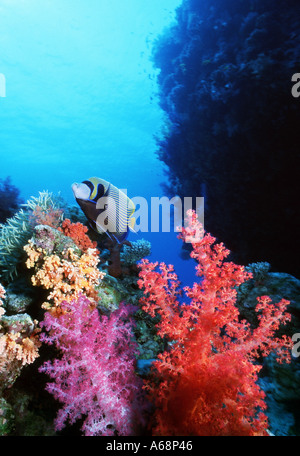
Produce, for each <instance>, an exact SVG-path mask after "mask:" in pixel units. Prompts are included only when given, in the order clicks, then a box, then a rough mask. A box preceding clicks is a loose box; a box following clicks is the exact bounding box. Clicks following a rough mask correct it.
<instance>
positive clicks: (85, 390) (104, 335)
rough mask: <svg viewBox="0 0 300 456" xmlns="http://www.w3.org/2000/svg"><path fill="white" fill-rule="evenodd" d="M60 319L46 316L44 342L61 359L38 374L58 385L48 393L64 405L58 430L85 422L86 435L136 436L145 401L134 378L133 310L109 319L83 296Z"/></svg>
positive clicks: (122, 310)
mask: <svg viewBox="0 0 300 456" xmlns="http://www.w3.org/2000/svg"><path fill="white" fill-rule="evenodd" d="M61 306H62V308H63V310H64V312H63V314H62V315H60V316H58V317H57V316H53V315H52V314H51V313H46V314H45V319H44V322H43V323H42V326H43V327H44V328H45V329H46V330H47V331H49V335H46V334H43V335H42V337H41V338H42V340H43V341H44V342H47V343H48V344H55V345H56V347H57V348H58V349H59V350H61V352H62V358H61V359H56V360H54V361H53V362H50V361H48V362H46V363H45V364H44V365H43V366H42V367H41V368H40V370H41V371H42V372H46V373H47V374H48V375H49V376H50V377H51V378H53V379H54V380H55V381H54V382H53V383H49V384H48V385H47V390H48V391H49V392H50V393H52V394H53V395H54V397H55V398H56V399H58V400H59V401H60V402H62V403H63V407H62V409H61V410H60V411H59V413H58V416H57V419H56V429H57V430H60V429H62V428H63V427H64V426H65V422H66V421H67V420H69V421H70V423H71V424H72V423H74V422H75V421H76V420H78V419H79V418H81V417H85V420H84V423H83V426H82V430H83V432H84V434H85V435H134V434H136V433H138V432H139V426H142V425H143V410H144V405H145V403H144V398H143V395H142V384H141V380H140V379H139V378H138V377H137V376H136V375H135V371H134V369H135V354H136V345H135V343H134V342H133V340H132V324H131V321H130V320H129V313H130V309H131V307H129V306H125V305H120V307H119V309H118V310H116V311H115V312H113V313H112V314H111V315H110V316H109V317H107V316H103V315H102V316H101V318H100V316H99V314H98V311H97V309H95V308H93V307H92V306H91V303H90V301H89V300H88V299H87V298H86V297H85V296H83V295H81V296H80V297H79V298H78V299H77V300H76V301H75V300H74V301H73V302H67V301H64V302H62V304H61Z"/></svg>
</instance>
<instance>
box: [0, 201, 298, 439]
mask: <svg viewBox="0 0 300 456" xmlns="http://www.w3.org/2000/svg"><path fill="white" fill-rule="evenodd" d="M66 214H68V217H67V218H66ZM1 232H2V233H1V235H2V243H1V242H0V254H1V253H2V252H4V254H5V253H6V254H7V257H8V261H7V262H6V263H5V266H4V261H5V260H4V259H3V257H1V256H0V262H1V264H0V269H1V273H2V274H3V277H4V278H6V282H3V284H4V285H5V289H4V287H3V286H2V285H0V382H1V387H0V433H1V434H2V435H57V434H61V433H62V434H64V433H65V434H67V435H68V434H69V433H71V434H72V433H75V434H79V433H80V430H79V428H80V427H81V431H82V432H83V433H84V434H85V435H114V436H117V435H136V434H140V433H142V434H143V433H147V434H148V433H150V432H152V433H154V434H163V435H172V434H176V435H178V434H180V435H184V434H187V435H193V434H194V435H198V434H201V435H202V434H205V435H224V434H226V435H228V434H230V435H254V434H266V429H271V431H272V432H274V433H275V434H278V433H279V434H280V431H281V432H282V433H286V434H290V433H292V432H293V431H292V430H294V432H296V431H297V423H296V419H295V415H294V414H293V413H289V412H290V409H289V410H288V409H287V407H286V402H285V398H284V395H285V392H284V391H288V394H289V395H290V396H289V397H290V400H294V398H295V392H296V389H295V387H294V386H293V387H291V386H290V381H291V379H292V375H295V376H297V375H298V369H297V368H295V370H291V369H290V368H288V369H286V366H285V365H279V367H278V363H277V362H276V360H275V359H273V358H272V357H271V356H268V357H267V358H266V361H264V363H262V361H261V357H260V358H257V357H258V356H262V357H263V356H264V355H267V354H269V352H271V351H275V352H276V351H277V354H276V356H277V357H279V358H280V359H284V358H285V357H287V358H288V357H289V350H290V348H291V345H290V340H289V338H286V337H285V335H284V333H285V331H284V332H283V329H282V328H281V327H280V328H278V326H279V323H280V322H282V323H287V326H286V328H289V333H290V332H291V331H294V330H295V329H296V328H297V325H299V321H298V320H297V318H298V317H299V309H298V301H299V300H298V297H297V291H299V284H298V283H297V279H296V278H293V277H292V276H288V274H279V275H278V274H275V273H271V272H270V271H269V269H270V268H269V264H268V263H257V264H251V265H249V266H248V267H246V268H244V267H242V266H237V265H236V264H234V263H229V262H226V261H225V259H226V257H227V255H228V253H229V252H228V251H227V250H226V249H225V248H224V246H223V245H222V244H215V239H214V238H213V237H212V236H210V235H209V234H207V233H206V234H205V233H204V231H203V229H202V227H201V225H199V224H198V222H197V221H196V219H195V214H194V213H190V214H189V226H188V227H187V228H184V229H183V231H182V233H181V237H182V239H183V240H184V241H186V240H187V238H189V240H192V241H193V242H192V244H191V245H192V247H193V249H192V253H191V256H192V258H194V259H195V260H196V261H197V266H196V271H197V275H198V276H201V278H200V281H199V283H195V284H194V286H193V287H192V288H186V289H185V293H186V295H187V297H189V298H191V299H190V303H189V304H184V303H182V299H180V300H179V299H178V298H179V297H180V296H181V290H180V289H179V283H178V281H177V276H176V274H175V273H174V271H173V269H172V266H166V265H164V264H161V265H160V270H157V267H158V264H157V263H150V262H149V261H148V260H146V259H145V256H148V255H149V253H150V249H151V245H150V244H149V243H148V242H147V241H145V240H139V241H136V242H132V243H125V244H123V245H122V246H119V247H118V252H117V253H118V255H117V256H118V258H117V261H115V260H114V258H112V249H111V248H106V249H105V248H103V249H102V248H101V247H102V245H103V241H104V240H103V239H99V240H98V239H95V238H94V237H93V233H92V232H90V231H88V228H87V227H86V226H85V225H84V224H82V223H81V221H80V218H79V217H78V218H77V215H76V211H75V212H74V213H73V212H72V210H71V209H70V208H68V206H67V205H66V204H65V203H63V202H62V201H61V200H60V199H59V198H58V199H57V197H54V196H53V195H52V194H49V193H48V192H41V193H40V194H39V197H37V198H32V199H31V200H30V201H29V202H27V207H26V209H24V210H23V209H22V211H19V212H18V213H17V214H16V215H15V217H14V219H13V220H12V219H10V220H9V221H8V222H7V224H6V225H2V226H1ZM5 233H7V235H8V238H7V240H6V241H5V240H4V239H3V236H5ZM196 234H198V239H196V241H197V242H195V235H196ZM198 241H199V242H198ZM14 254H15V255H16V257H15V258H14V257H13V255H14ZM142 258H144V259H143V260H142V261H141V259H142ZM140 261H141V263H140ZM139 263H140V267H139V266H138V265H139ZM115 267H116V269H115V270H116V272H117V273H118V274H117V277H114V276H112V275H110V274H109V272H110V271H111V270H112V269H114V268H115ZM140 268H141V272H140V274H139V271H140ZM14 270H15V271H16V272H18V275H17V276H16V274H14V273H13V271H14ZM246 280H247V282H245V281H246ZM261 295H263V297H261V298H259V301H258V303H257V297H258V296H261ZM266 295H268V296H269V295H270V296H271V298H272V301H273V302H278V304H272V303H271V300H270V299H269V298H268V297H267V296H266ZM284 298H285V299H284ZM286 299H289V300H290V301H291V304H290V305H289V307H290V309H291V314H292V319H291V321H290V322H289V321H288V319H289V317H288V316H287V315H286V314H285V313H284V310H285V307H286V305H287V301H286ZM140 301H141V302H140ZM124 303H126V304H124ZM253 315H254V316H255V317H253ZM37 320H38V321H39V323H38V321H37ZM246 320H247V321H246ZM293 361H294V360H293ZM40 366H42V367H41V369H40V372H39V371H38V370H39V368H40ZM120 366H122V369H120ZM262 366H263V367H262ZM288 366H292V369H294V367H295V366H296V364H295V363H293V362H292V363H291V365H288ZM45 374H47V375H45ZM258 374H259V375H258ZM47 376H50V378H51V379H52V381H51V382H50V383H47V386H46V382H47V381H48V377H47ZM297 378H298V377H297ZM143 384H144V385H145V386H146V390H147V392H148V395H149V398H150V399H151V402H152V403H151V404H150V405H149V402H148V401H147V400H146V399H145V396H144V394H143ZM45 386H46V390H45V389H44V388H45ZM264 391H265V392H268V393H270V395H268V396H267V397H265V393H264ZM49 393H51V394H49ZM288 394H286V396H287V395H288ZM96 398H97V400H95V399H96ZM266 403H267V404H268V406H269V407H270V409H271V411H270V413H271V415H272V417H271V420H270V422H271V426H269V428H268V424H267V419H266V416H265V414H264V409H265V405H266ZM59 406H61V408H59ZM57 411H58V414H57V417H56V420H55V422H54V423H53V421H54V419H55V415H56V413H57ZM281 414H283V416H285V417H286V420H285V423H284V424H282V423H281V421H280V419H281ZM268 417H269V414H268ZM147 425H149V428H147V429H146V427H147ZM295 430H296V431H295Z"/></svg>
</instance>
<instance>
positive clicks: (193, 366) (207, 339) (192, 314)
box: [139, 211, 291, 435]
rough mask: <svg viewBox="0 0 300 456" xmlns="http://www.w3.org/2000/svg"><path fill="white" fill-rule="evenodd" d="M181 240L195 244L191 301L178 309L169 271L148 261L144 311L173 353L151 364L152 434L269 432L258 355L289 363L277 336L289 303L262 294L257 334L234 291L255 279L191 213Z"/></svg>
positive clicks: (286, 343) (143, 275)
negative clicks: (242, 316) (155, 322)
mask: <svg viewBox="0 0 300 456" xmlns="http://www.w3.org/2000/svg"><path fill="white" fill-rule="evenodd" d="M187 222H188V223H187V227H184V228H182V230H181V233H180V235H179V237H180V238H181V239H182V240H183V241H184V242H191V243H192V248H193V250H192V253H191V257H192V258H194V259H195V260H196V261H197V266H196V275H197V276H200V277H201V280H200V281H199V282H198V283H195V284H194V285H193V287H186V288H185V292H186V295H187V297H188V298H190V303H189V304H181V305H180V304H179V301H178V297H179V294H180V289H179V283H178V280H177V276H176V274H175V273H174V271H173V268H172V267H171V266H168V267H167V266H166V265H164V264H161V265H158V264H157V263H150V262H149V261H147V260H146V261H145V260H144V261H143V262H142V264H141V272H140V280H139V286H140V288H143V289H144V297H143V298H142V301H141V302H142V305H143V309H144V310H145V311H146V312H148V313H149V314H150V315H152V316H155V315H159V316H160V321H159V323H158V325H157V327H158V333H159V334H160V335H161V336H163V337H165V338H166V340H168V341H169V342H170V343H169V348H168V349H167V350H166V351H165V352H164V353H162V354H161V355H159V360H158V361H156V362H154V363H153V371H152V372H153V376H152V378H150V380H149V381H148V382H147V384H146V388H147V390H148V392H149V395H150V398H151V400H152V401H153V403H154V405H155V414H154V425H153V431H154V433H155V434H159V435H255V434H263V435H265V434H266V429H267V425H268V424H267V417H266V416H265V414H264V413H263V410H264V409H265V408H266V404H265V402H264V397H265V394H264V392H263V391H262V390H261V389H260V387H259V386H258V385H257V379H258V372H259V370H260V369H261V366H260V365H259V364H258V363H257V362H256V359H257V358H258V357H259V356H266V355H268V354H269V353H270V352H271V351H276V352H277V355H278V359H279V360H280V361H282V360H285V361H289V359H290V349H291V341H290V339H289V338H287V337H283V338H276V337H275V332H276V330H277V329H278V327H279V325H280V324H285V323H286V322H287V321H288V320H289V319H290V316H289V315H288V314H285V310H286V306H287V304H288V302H287V301H285V300H282V301H281V302H280V303H279V304H271V302H270V299H269V298H268V297H262V298H260V300H259V303H258V306H257V309H256V310H257V312H259V325H258V327H257V328H256V329H254V330H252V329H251V328H250V325H249V324H248V323H247V322H246V321H245V320H241V319H240V317H239V312H238V309H237V307H236V306H235V304H236V294H237V291H236V288H237V287H238V286H239V285H241V284H242V283H243V282H244V281H246V280H248V279H249V278H250V277H251V274H250V273H248V272H246V271H245V269H244V267H243V266H239V265H236V264H234V263H232V262H225V259H226V258H227V256H228V255H229V251H228V250H227V249H226V248H225V247H224V245H223V244H217V243H215V241H216V239H215V238H214V237H213V236H211V235H210V234H208V233H205V232H204V229H203V227H202V225H201V224H200V223H199V222H198V220H197V216H196V214H195V213H194V212H193V211H190V212H188V220H187Z"/></svg>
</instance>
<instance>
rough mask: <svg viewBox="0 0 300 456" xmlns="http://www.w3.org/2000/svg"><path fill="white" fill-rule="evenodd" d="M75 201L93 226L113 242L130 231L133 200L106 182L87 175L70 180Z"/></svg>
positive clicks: (132, 218) (133, 221)
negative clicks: (81, 179)
mask: <svg viewBox="0 0 300 456" xmlns="http://www.w3.org/2000/svg"><path fill="white" fill-rule="evenodd" d="M72 190H73V193H74V196H75V199H76V201H77V203H78V204H79V206H80V208H81V209H82V211H83V213H84V214H85V216H86V218H87V219H88V222H89V225H90V226H91V228H92V229H93V230H95V231H96V232H98V233H100V234H102V233H104V232H105V233H106V234H107V235H108V236H109V238H110V239H111V240H112V241H113V242H117V243H118V244H121V243H122V242H124V241H125V239H126V237H127V235H128V229H130V230H132V231H134V225H135V218H134V217H133V214H134V211H135V205H134V203H133V201H132V200H131V199H130V198H129V197H128V196H127V195H126V193H124V192H123V191H121V190H119V189H118V188H117V187H115V186H114V185H113V184H111V183H110V182H107V181H106V180H104V179H100V178H98V177H91V178H90V179H87V180H84V181H83V182H81V183H80V184H78V183H76V182H75V183H74V184H72Z"/></svg>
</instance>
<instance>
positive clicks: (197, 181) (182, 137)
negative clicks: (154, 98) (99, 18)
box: [153, 0, 300, 277]
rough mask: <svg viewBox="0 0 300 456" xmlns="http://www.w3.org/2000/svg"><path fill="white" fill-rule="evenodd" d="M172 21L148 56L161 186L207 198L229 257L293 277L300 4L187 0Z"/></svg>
mask: <svg viewBox="0 0 300 456" xmlns="http://www.w3.org/2000/svg"><path fill="white" fill-rule="evenodd" d="M176 18H177V22H176V24H175V25H172V27H170V28H169V29H167V30H165V31H164V33H163V34H162V36H161V37H160V38H159V39H158V40H157V41H156V43H155V46H154V52H153V61H154V64H155V66H156V67H157V69H158V83H159V97H160V105H161V107H162V109H163V110H164V111H165V116H166V125H165V126H164V131H163V132H162V134H161V136H160V137H158V138H157V145H158V156H159V158H160V159H161V160H162V161H163V162H164V164H165V165H166V167H167V172H168V176H169V182H168V185H167V189H166V191H167V193H168V194H169V195H170V197H173V196H174V195H179V196H180V197H182V198H183V197H185V196H190V195H192V196H204V197H205V227H206V229H207V230H208V231H209V232H212V233H214V235H215V236H216V237H217V238H218V239H221V240H222V241H223V242H224V243H225V244H226V246H228V248H229V249H230V251H231V257H232V258H233V260H234V261H236V262H238V263H239V264H244V265H246V264H248V263H252V262H257V261H261V260H264V261H268V262H269V263H270V264H271V265H272V268H273V270H274V271H279V272H282V271H285V272H286V273H290V274H293V275H295V276H297V277H299V273H300V271H299V261H298V258H297V255H294V248H295V245H297V243H298V233H299V230H300V225H299V223H300V218H299V216H298V199H297V198H298V194H299V184H298V183H299V177H298V170H299V165H300V163H299V153H298V149H297V148H298V144H299V142H300V130H299V128H298V125H299V113H298V109H299V103H298V100H296V99H295V98H293V96H292V95H291V87H292V84H291V82H290V81H291V77H292V75H293V74H294V73H297V72H299V60H300V44H299V41H298V40H297V39H296V36H297V35H298V32H299V28H300V15H299V5H298V3H297V2H295V1H294V0H288V1H287V2H276V5H275V4H274V2H273V1H272V0H260V1H258V0H244V1H243V2H240V1H236V0H207V1H205V2H201V1H195V0H184V1H183V2H182V4H181V6H180V7H179V8H178V9H177V16H176ZM274 246H276V248H274Z"/></svg>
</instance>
